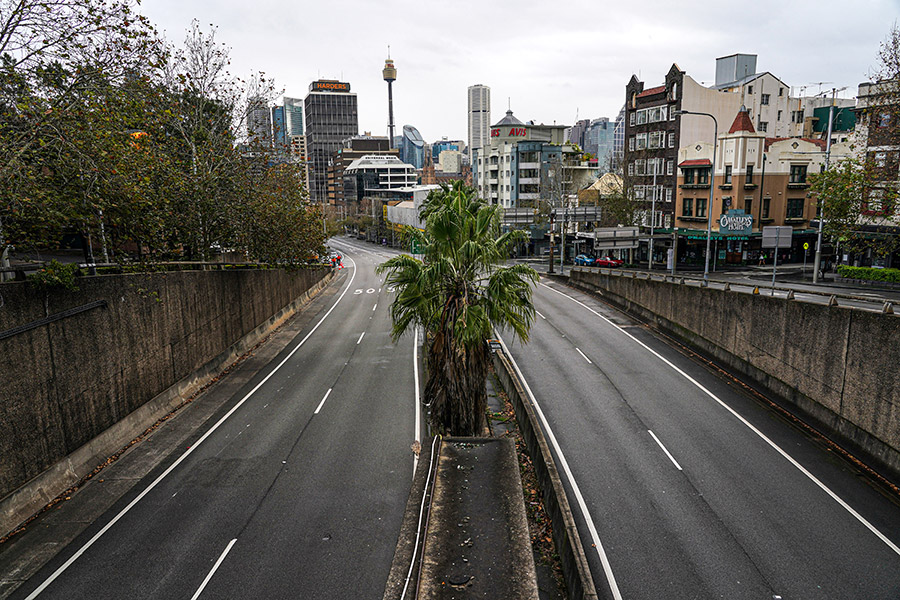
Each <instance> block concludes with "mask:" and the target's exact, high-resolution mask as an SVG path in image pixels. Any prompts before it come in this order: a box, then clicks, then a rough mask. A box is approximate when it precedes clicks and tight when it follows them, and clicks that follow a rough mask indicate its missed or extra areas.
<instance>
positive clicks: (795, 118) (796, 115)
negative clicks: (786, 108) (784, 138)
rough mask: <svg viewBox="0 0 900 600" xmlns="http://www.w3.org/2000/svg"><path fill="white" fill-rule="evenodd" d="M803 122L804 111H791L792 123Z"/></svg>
mask: <svg viewBox="0 0 900 600" xmlns="http://www.w3.org/2000/svg"><path fill="white" fill-rule="evenodd" d="M802 122H803V111H802V110H792V111H791V123H802Z"/></svg>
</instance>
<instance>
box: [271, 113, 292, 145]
mask: <svg viewBox="0 0 900 600" xmlns="http://www.w3.org/2000/svg"><path fill="white" fill-rule="evenodd" d="M272 142H273V143H274V144H275V149H276V150H284V149H285V148H287V147H288V146H290V145H291V143H290V136H288V135H287V129H286V128H285V125H284V107H283V106H273V107H272Z"/></svg>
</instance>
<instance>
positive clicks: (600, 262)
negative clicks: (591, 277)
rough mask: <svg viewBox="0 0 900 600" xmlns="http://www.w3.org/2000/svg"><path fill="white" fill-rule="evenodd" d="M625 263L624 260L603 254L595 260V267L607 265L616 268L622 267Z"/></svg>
mask: <svg viewBox="0 0 900 600" xmlns="http://www.w3.org/2000/svg"><path fill="white" fill-rule="evenodd" d="M623 264H624V261H621V260H619V259H618V258H612V257H609V256H601V257H600V258H598V259H597V260H595V261H594V266H595V267H606V268H608V269H615V268H617V267H621V266H622V265H623Z"/></svg>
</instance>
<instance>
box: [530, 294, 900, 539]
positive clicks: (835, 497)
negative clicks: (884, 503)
mask: <svg viewBox="0 0 900 600" xmlns="http://www.w3.org/2000/svg"><path fill="white" fill-rule="evenodd" d="M541 285H542V286H544V287H545V288H547V289H548V290H551V291H554V292H556V293H557V294H559V295H560V296H563V297H565V298H568V299H569V300H571V301H572V302H574V303H576V304H578V305H580V306H582V307H584V308H586V309H587V310H589V311H590V312H592V313H594V314H595V315H597V316H598V317H600V318H601V319H603V320H604V321H606V322H607V323H609V324H610V325H612V326H613V327H615V328H616V329H618V330H619V331H621V332H622V333H624V334H625V335H627V336H628V337H630V338H631V339H632V340H634V341H635V342H636V343H637V344H639V345H640V346H641V347H643V348H644V349H645V350H647V352H649V353H650V354H652V355H653V356H655V357H656V358H658V359H659V360H661V361H662V362H664V363H665V364H667V365H668V366H670V367H671V368H672V369H673V370H674V371H675V372H676V373H678V374H679V375H681V376H682V377H684V378H685V379H687V380H688V381H690V382H691V383H692V384H694V385H695V386H696V387H697V388H698V389H699V390H700V391H701V392H703V393H704V394H706V395H707V396H709V397H710V398H712V399H713V400H715V401H716V402H717V403H718V404H719V405H720V406H721V407H722V408H724V409H725V410H727V411H728V412H730V413H731V414H732V415H733V416H734V417H735V418H736V419H737V420H738V421H740V422H741V423H743V424H744V425H745V426H746V427H747V428H748V429H750V431H752V432H753V433H755V434H756V435H758V436H759V437H760V438H761V439H762V440H763V441H764V442H766V443H767V444H768V445H769V446H771V447H772V449H773V450H775V451H776V452H778V453H779V454H780V455H781V456H783V457H784V458H785V459H786V460H787V461H788V462H790V463H791V464H792V465H794V467H796V468H797V470H799V471H800V472H801V473H803V474H804V475H806V476H807V477H808V478H809V480H810V481H812V482H813V483H815V484H816V485H817V486H819V488H821V490H822V491H823V492H825V493H826V494H828V495H829V496H831V498H832V499H833V500H834V501H835V502H837V503H838V504H839V505H840V506H841V507H842V508H843V509H844V510H846V511H847V512H848V513H850V514H851V515H853V517H854V518H855V519H856V520H857V521H859V522H860V523H862V524H863V525H864V526H865V527H866V528H867V529H868V530H869V531H871V532H872V533H873V534H875V536H876V537H877V538H878V539H880V540H881V541H882V542H884V543H885V544H886V545H887V547H888V548H890V549H891V550H893V551H894V552H895V553H896V554H898V555H900V547H898V546H897V545H896V544H894V542H892V541H891V540H889V539H888V538H887V536H885V535H884V534H883V533H881V532H880V531H878V529H876V528H875V526H874V525H872V524H871V523H869V522H868V521H867V520H866V519H865V517H863V516H862V515H861V514H859V513H858V512H856V511H855V510H854V509H853V507H851V506H850V505H849V504H847V503H846V502H844V500H843V499H842V498H841V497H840V496H838V495H837V494H835V493H834V492H833V491H831V489H830V488H829V487H828V486H826V485H825V484H824V483H822V482H821V481H819V479H818V478H817V477H816V476H815V475H813V474H812V473H810V472H809V471H807V470H806V469H805V468H804V467H803V465H801V464H800V463H798V462H797V461H796V460H794V458H793V457H792V456H791V455H790V454H788V453H787V452H785V451H784V450H782V449H781V447H780V446H779V445H778V444H776V443H775V442H773V441H772V440H770V439H769V438H768V437H766V435H765V434H764V433H763V432H762V431H760V430H759V429H757V428H756V427H754V426H753V424H752V423H750V422H749V421H748V420H747V419H745V418H744V417H742V416H741V415H740V414H738V412H737V411H735V410H734V409H733V408H731V407H730V406H728V405H727V404H725V402H723V401H722V400H721V399H719V397H718V396H716V395H715V394H713V393H712V392H711V391H709V390H708V389H706V388H705V387H703V385H702V384H701V383H700V382H699V381H697V380H696V379H694V378H693V377H691V376H690V375H688V374H687V373H685V372H684V371H682V370H681V369H679V368H678V367H677V366H675V365H674V364H673V363H672V362H670V361H669V360H668V359H667V358H665V357H664V356H662V355H661V354H659V353H658V352H657V351H656V350H654V349H653V348H651V347H649V346H648V345H647V344H645V343H644V342H642V341H640V340H639V339H637V338H636V337H634V336H633V335H631V334H630V333H628V332H627V331H625V330H624V329H622V328H621V327H619V326H618V325H616V324H615V323H613V322H612V321H610V320H609V319H608V318H606V317H604V316H603V315H601V314H600V313H598V312H597V311H596V310H594V309H593V308H591V307H590V306H588V305H586V304H584V303H583V302H580V301H579V300H576V299H575V298H573V297H572V296H569V295H568V294H564V293H562V292H560V291H559V290H555V289H553V288H552V287H550V286H549V285H546V284H544V283H542V284H541Z"/></svg>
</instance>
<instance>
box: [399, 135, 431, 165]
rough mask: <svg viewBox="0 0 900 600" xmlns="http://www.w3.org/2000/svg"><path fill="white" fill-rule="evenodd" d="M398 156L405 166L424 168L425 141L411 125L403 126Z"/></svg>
mask: <svg viewBox="0 0 900 600" xmlns="http://www.w3.org/2000/svg"><path fill="white" fill-rule="evenodd" d="M400 156H401V160H402V161H403V162H405V163H406V164H409V165H412V166H414V167H415V168H417V169H421V168H422V167H423V166H425V140H424V139H422V134H421V133H419V130H418V129H416V128H415V127H413V126H412V125H404V126H403V137H402V138H401V139H400Z"/></svg>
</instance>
